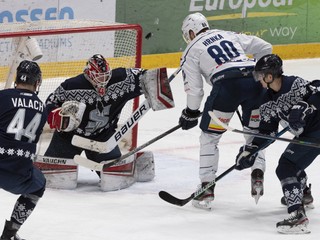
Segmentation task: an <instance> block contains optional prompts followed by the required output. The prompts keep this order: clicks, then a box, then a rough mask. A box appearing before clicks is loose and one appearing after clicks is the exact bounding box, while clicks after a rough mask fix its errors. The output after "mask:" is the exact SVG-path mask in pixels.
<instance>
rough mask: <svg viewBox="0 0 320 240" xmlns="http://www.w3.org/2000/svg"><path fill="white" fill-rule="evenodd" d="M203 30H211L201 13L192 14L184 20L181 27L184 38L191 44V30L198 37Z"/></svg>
mask: <svg viewBox="0 0 320 240" xmlns="http://www.w3.org/2000/svg"><path fill="white" fill-rule="evenodd" d="M203 29H210V27H209V23H208V21H207V19H206V17H205V16H203V15H202V14H201V13H199V12H197V13H192V14H190V15H188V16H187V17H186V18H185V19H184V20H183V23H182V27H181V30H182V37H183V39H184V41H185V42H186V43H189V42H191V40H192V39H191V38H190V34H189V32H190V30H191V31H193V33H194V34H195V35H197V34H198V33H199V32H200V31H201V30H203Z"/></svg>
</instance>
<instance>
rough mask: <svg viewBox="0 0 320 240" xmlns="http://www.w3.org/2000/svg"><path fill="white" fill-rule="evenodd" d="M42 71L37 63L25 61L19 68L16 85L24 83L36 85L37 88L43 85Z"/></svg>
mask: <svg viewBox="0 0 320 240" xmlns="http://www.w3.org/2000/svg"><path fill="white" fill-rule="evenodd" d="M41 80H42V78H41V70H40V67H39V65H38V64H37V63H36V62H33V61H28V60H23V61H22V62H20V64H19V66H18V67H17V75H16V80H15V83H16V84H18V83H23V84H29V85H34V86H36V87H38V86H40V85H41Z"/></svg>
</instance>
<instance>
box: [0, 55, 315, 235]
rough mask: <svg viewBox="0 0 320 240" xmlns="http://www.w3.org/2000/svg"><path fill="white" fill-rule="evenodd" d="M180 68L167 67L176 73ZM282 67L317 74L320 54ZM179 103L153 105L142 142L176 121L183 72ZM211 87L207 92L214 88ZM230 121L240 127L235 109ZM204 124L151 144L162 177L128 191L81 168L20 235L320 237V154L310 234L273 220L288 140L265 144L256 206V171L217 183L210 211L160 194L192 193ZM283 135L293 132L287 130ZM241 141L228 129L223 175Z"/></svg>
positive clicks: (0, 196) (176, 87)
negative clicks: (107, 186)
mask: <svg viewBox="0 0 320 240" xmlns="http://www.w3.org/2000/svg"><path fill="white" fill-rule="evenodd" d="M173 71H174V69H170V70H169V74H171V73H172V72H173ZM284 71H285V73H286V74H287V75H297V76H301V77H303V78H306V79H309V80H313V79H317V78H320V59H304V60H286V61H284ZM171 86H172V90H173V95H174V99H175V103H176V107H175V108H174V109H172V110H166V111H161V112H153V111H149V112H148V113H147V114H146V116H145V117H144V118H143V119H142V120H141V121H140V123H139V129H140V130H139V141H138V145H141V144H143V143H145V142H146V141H148V140H150V139H152V138H154V137H156V136H157V135H159V134H161V133H163V132H164V131H166V130H168V129H170V128H172V127H174V126H176V125H177V123H178V119H179V116H180V113H181V111H182V109H183V108H184V107H185V94H184V91H183V84H182V79H181V74H179V75H178V76H177V77H176V79H174V80H173V82H172V84H171ZM205 86H206V94H208V93H209V91H210V87H209V86H208V85H205ZM231 126H233V127H237V128H241V125H240V122H239V120H238V119H237V116H236V115H235V116H234V118H233V120H232V122H231ZM199 135H200V130H199V128H198V127H196V128H193V129H191V130H189V131H183V130H180V129H179V130H177V131H175V132H173V133H172V134H170V135H169V136H167V137H165V138H163V139H161V140H159V141H157V142H155V143H154V144H152V145H150V146H149V147H147V148H146V149H145V150H149V151H153V153H154V155H155V164H156V177H155V179H154V180H153V181H151V182H147V183H135V184H134V185H133V186H131V187H130V188H127V189H123V190H120V191H115V192H101V191H100V189H99V186H98V181H99V180H98V178H97V176H96V175H95V173H92V172H91V171H90V170H87V169H84V168H80V173H79V180H78V187H77V189H76V190H73V191H71V190H57V189H47V190H46V192H45V195H44V197H43V198H42V199H41V200H40V202H39V204H38V206H37V208H36V209H35V211H34V212H33V214H32V215H31V216H30V218H29V219H28V220H27V221H26V222H25V224H24V225H23V227H22V228H21V230H20V231H19V234H20V236H21V237H24V238H26V239H29V240H30V239H32V240H57V239H59V240H67V239H77V240H91V239H110V240H164V239H166V240H195V239H212V240H220V239H236V240H240V239H244V240H250V239H252V240H258V239H259V240H270V239H272V240H274V239H281V240H282V239H284V240H286V239H288V240H289V239H290V240H295V239H319V237H320V228H319V225H320V217H319V216H320V207H319V199H320V196H319V193H320V190H319V187H318V186H319V184H320V175H319V166H320V165H319V161H318V160H319V158H317V159H316V160H315V161H314V163H313V164H312V165H311V166H310V167H309V168H308V169H307V173H308V174H309V182H311V183H312V184H313V188H312V193H313V196H314V198H315V203H314V205H315V209H310V210H307V215H308V217H309V220H310V224H309V229H310V230H311V234H308V235H304V236H298V235H282V234H279V233H277V231H276V228H275V225H276V223H277V222H278V221H280V220H283V219H284V218H287V217H288V214H287V211H286V207H284V206H282V205H281V204H280V198H281V196H282V192H281V187H280V183H279V181H278V179H277V177H276V175H275V168H276V166H277V162H278V159H279V156H280V155H281V153H282V151H283V150H284V148H285V146H286V145H287V143H284V142H276V143H274V144H272V145H271V146H270V147H269V148H268V149H267V171H266V175H265V195H264V196H263V197H261V198H260V200H259V203H258V204H257V205H256V204H255V201H254V199H253V198H252V197H251V195H250V170H244V171H241V172H239V171H236V170H234V171H232V172H231V173H229V174H228V175H226V176H225V177H224V178H222V179H221V180H220V181H218V182H217V186H216V189H215V194H216V199H215V201H214V204H213V210H212V211H204V210H199V209H195V208H194V207H192V205H191V203H188V204H186V205H185V206H183V207H178V206H175V205H171V204H169V203H167V202H164V201H163V200H161V199H160V198H159V197H158V192H159V191H160V190H165V191H168V192H169V193H171V194H172V195H174V196H177V197H179V198H187V197H189V196H190V195H191V194H192V193H193V192H194V191H195V190H196V187H197V185H198V184H199V179H198V162H199V161H198V150H199V142H198V138H199ZM284 137H288V138H292V136H291V135H290V134H289V133H288V134H285V135H284ZM242 143H243V136H242V135H241V134H237V133H233V132H226V133H225V134H224V135H223V137H222V140H221V142H220V164H219V171H218V174H221V173H222V172H223V171H225V170H226V169H228V168H229V167H231V166H232V165H233V164H234V158H235V156H236V154H237V152H238V149H239V147H240V146H241V144H242ZM16 199H17V196H15V195H12V194H10V193H7V192H5V191H3V190H0V213H1V215H0V216H1V218H0V231H1V229H2V223H1V222H3V223H4V221H5V219H8V218H9V217H10V214H11V211H12V208H13V205H14V203H15V201H16Z"/></svg>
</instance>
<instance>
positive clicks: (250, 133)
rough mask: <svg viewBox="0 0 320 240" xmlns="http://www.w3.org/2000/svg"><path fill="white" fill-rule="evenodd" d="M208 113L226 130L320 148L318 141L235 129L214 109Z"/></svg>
mask: <svg viewBox="0 0 320 240" xmlns="http://www.w3.org/2000/svg"><path fill="white" fill-rule="evenodd" d="M208 113H209V115H210V117H211V118H212V119H213V120H214V121H215V122H216V123H217V124H219V125H220V126H222V127H223V128H225V129H226V130H229V131H231V132H235V133H242V134H246V135H251V136H254V137H259V138H264V139H269V140H278V141H283V142H288V143H292V144H298V145H303V146H309V147H315V148H320V144H319V143H316V142H310V141H304V140H300V139H289V138H282V137H278V136H271V135H265V134H260V133H253V132H249V131H242V130H239V129H235V128H232V127H230V126H229V125H227V124H225V123H223V122H222V121H220V119H219V118H218V117H217V116H216V115H214V113H213V112H212V111H209V112H208Z"/></svg>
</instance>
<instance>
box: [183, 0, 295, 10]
mask: <svg viewBox="0 0 320 240" xmlns="http://www.w3.org/2000/svg"><path fill="white" fill-rule="evenodd" d="M292 4H293V0H203V1H199V0H190V5H189V11H190V12H196V11H203V10H206V11H214V10H226V9H228V8H230V9H232V10H236V9H241V10H242V11H245V12H246V11H247V9H249V8H254V7H257V6H259V7H261V8H266V7H271V6H274V7H281V6H290V5H292Z"/></svg>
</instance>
